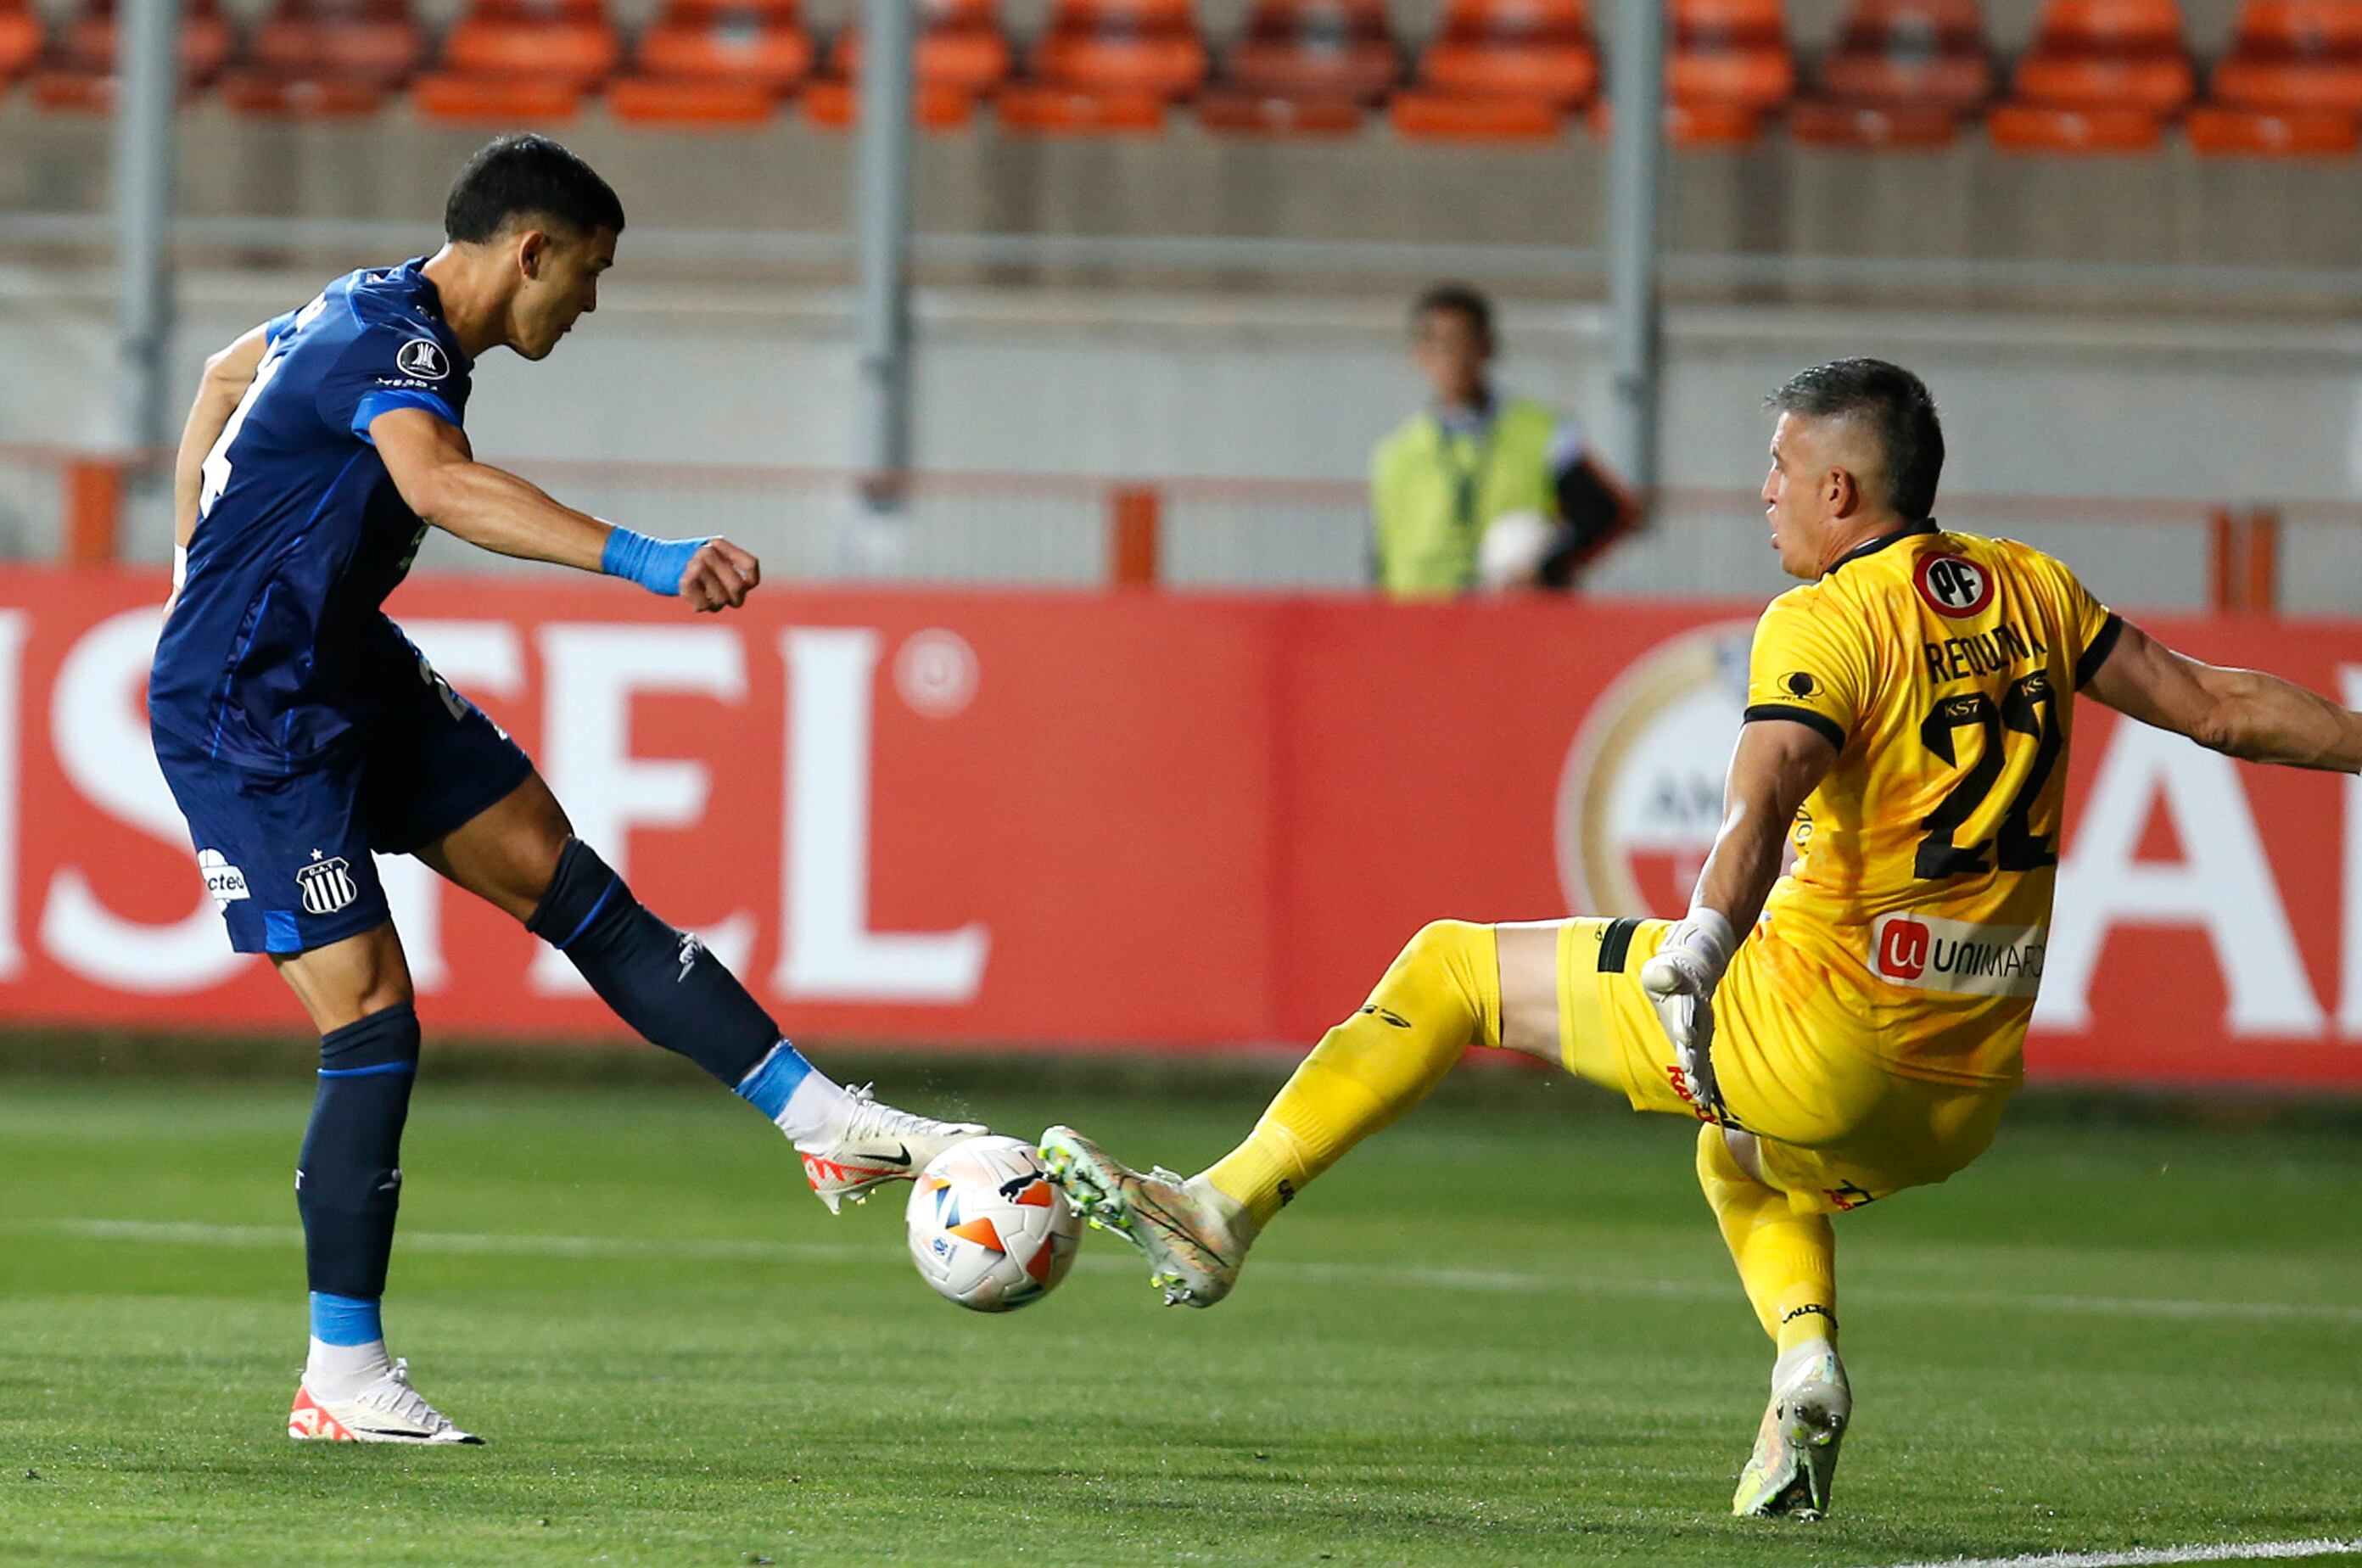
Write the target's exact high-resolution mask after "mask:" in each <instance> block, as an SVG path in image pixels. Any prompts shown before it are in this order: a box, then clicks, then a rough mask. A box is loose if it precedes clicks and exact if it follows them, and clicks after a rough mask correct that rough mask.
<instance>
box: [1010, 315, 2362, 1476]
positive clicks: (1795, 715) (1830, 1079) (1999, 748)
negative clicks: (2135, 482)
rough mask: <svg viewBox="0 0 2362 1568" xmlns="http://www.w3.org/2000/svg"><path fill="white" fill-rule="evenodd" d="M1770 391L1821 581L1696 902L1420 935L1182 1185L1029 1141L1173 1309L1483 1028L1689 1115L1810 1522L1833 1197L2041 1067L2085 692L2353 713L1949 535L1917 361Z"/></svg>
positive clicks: (2325, 733) (1210, 1292)
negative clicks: (2036, 1027)
mask: <svg viewBox="0 0 2362 1568" xmlns="http://www.w3.org/2000/svg"><path fill="white" fill-rule="evenodd" d="M1769 401H1770V403H1771V407H1773V408H1774V409H1776V410H1778V411H1779V416H1780V417H1779V425H1778V428H1777V430H1776V432H1775V434H1774V436H1773V437H1772V442H1771V474H1770V475H1769V477H1767V478H1766V479H1765V480H1764V483H1763V502H1764V508H1765V512H1766V513H1767V515H1768V517H1769V518H1770V521H1771V542H1772V545H1773V547H1775V548H1776V549H1777V550H1778V551H1779V554H1780V564H1781V566H1782V567H1783V569H1785V570H1786V571H1788V573H1789V574H1790V575H1792V576H1794V577H1798V578H1802V579H1804V580H1805V583H1804V586H1802V587H1798V588H1794V589H1792V590H1790V591H1788V592H1786V593H1784V594H1783V595H1781V596H1780V598H1778V599H1776V600H1774V601H1773V602H1772V603H1771V607H1770V609H1768V610H1766V611H1765V612H1764V614H1763V618H1762V620H1761V622H1760V624H1758V626H1757V627H1756V632H1755V642H1754V648H1753V652H1752V655H1751V657H1750V660H1749V682H1748V706H1747V710H1746V719H1747V723H1746V724H1745V725H1744V727H1743V728H1742V729H1741V731H1740V734H1739V740H1738V747H1737V750H1736V752H1735V753H1734V755H1733V756H1732V758H1731V764H1730V776H1729V780H1728V783H1727V790H1726V794H1725V807H1724V817H1723V823H1722V828H1721V831H1720V834H1718V836H1717V837H1716V841H1715V846H1714V850H1713V853H1712V854H1711V855H1710V856H1708V857H1707V859H1706V862H1705V868H1704V869H1703V870H1702V871H1701V872H1700V874H1699V877H1698V883H1697V889H1696V892H1695V894H1694V899H1693V901H1692V904H1691V907H1690V912H1689V914H1688V915H1687V916H1686V917H1685V918H1684V919H1683V920H1680V921H1676V922H1665V921H1653V920H1605V919H1583V918H1578V919H1573V920H1565V921H1550V922H1532V923H1522V924H1508V925H1474V924H1468V923H1465V922H1458V921H1441V922H1436V923H1435V924H1432V925H1429V926H1428V927H1426V928H1425V929H1423V930H1422V931H1420V932H1419V933H1418V934H1417V935H1416V936H1414V937H1413V938H1412V939H1411V941H1410V944H1409V945H1408V946H1407V947H1406V948H1404V949H1403V952H1402V955H1401V956H1399V957H1398V958H1396V960H1395V963H1394V966H1393V967H1392V968H1390V969H1388V970H1387V971H1386V974H1385V978H1383V979H1381V980H1380V981H1379V982H1378V986H1377V988H1376V989H1375V990H1374V991H1373V992H1372V993H1371V994H1370V999H1369V1002H1368V1004H1367V1005H1366V1006H1364V1007H1363V1008H1362V1009H1361V1010H1359V1011H1358V1012H1356V1013H1355V1014H1353V1016H1352V1017H1350V1018H1348V1019H1347V1020H1346V1021H1344V1022H1342V1023H1341V1024H1339V1025H1338V1026H1337V1027H1336V1028H1334V1029H1331V1030H1330V1032H1328V1033H1327V1034H1326V1035H1325V1036H1323V1037H1322V1039H1321V1041H1320V1043H1319V1045H1318V1046H1317V1047H1315V1048H1314V1050H1313V1052H1312V1054H1311V1055H1309V1056H1308V1057H1307V1058H1306V1059H1305V1061H1304V1063H1303V1065H1302V1066H1299V1067H1298V1068H1297V1071H1296V1074H1295V1076H1294V1077H1291V1078H1290V1079H1289V1080H1288V1082H1287V1085H1286V1088H1282V1089H1281V1090H1280V1092H1279V1095H1278V1098H1277V1099H1274V1100H1273V1101H1272V1104H1271V1107H1270V1109H1269V1110H1266V1111H1265V1112H1264V1116H1263V1119H1262V1121H1259V1122H1258V1123H1257V1124H1256V1126H1255V1129H1254V1132H1253V1134H1252V1135H1250V1136H1249V1137H1248V1139H1247V1140H1246V1142H1244V1143H1241V1144H1240V1145H1239V1146H1238V1147H1237V1148H1236V1149H1234V1150H1233V1151H1231V1153H1230V1154H1227V1155H1225V1156H1224V1157H1223V1158H1222V1159H1221V1160H1220V1161H1219V1162H1217V1163H1216V1164H1215V1165H1213V1166H1212V1167H1210V1168H1209V1169H1208V1170H1207V1171H1205V1172H1203V1173H1202V1174H1200V1175H1198V1176H1194V1177H1191V1178H1188V1179H1187V1180H1184V1179H1183V1178H1182V1177H1180V1176H1175V1175H1174V1174H1172V1173H1170V1172H1167V1171H1164V1170H1161V1169H1152V1170H1147V1171H1142V1170H1137V1169H1134V1168H1131V1167H1130V1166H1127V1165H1122V1164H1120V1163H1119V1162H1118V1161H1116V1160H1115V1159H1113V1158H1112V1157H1111V1156H1109V1154H1107V1153H1106V1152H1105V1151H1104V1150H1102V1149H1100V1148H1098V1146H1097V1145H1096V1144H1094V1143H1091V1142H1090V1141H1089V1140H1088V1139H1087V1138H1084V1137H1083V1136H1082V1135H1080V1134H1079V1133H1076V1132H1074V1131H1073V1130H1072V1129H1070V1128H1064V1127H1054V1128H1052V1129H1050V1131H1049V1132H1046V1133H1044V1134H1043V1151H1044V1153H1045V1154H1046V1155H1047V1157H1048V1160H1049V1163H1050V1166H1051V1169H1052V1171H1053V1173H1054V1175H1055V1176H1057V1178H1058V1179H1059V1181H1060V1182H1061V1184H1062V1185H1063V1186H1064V1187H1065V1189H1066V1191H1067V1192H1068V1194H1069V1195H1070V1196H1071V1197H1072V1198H1074V1199H1075V1201H1076V1205H1077V1207H1078V1208H1080V1209H1082V1211H1083V1212H1084V1213H1086V1214H1087V1215H1089V1216H1090V1217H1091V1218H1092V1220H1094V1221H1095V1222H1097V1223H1099V1224H1102V1225H1104V1226H1106V1227H1108V1228H1109V1229H1111V1230H1114V1231H1118V1232H1119V1233H1120V1234H1122V1235H1124V1236H1126V1237H1127V1238H1129V1239H1130V1240H1131V1242H1133V1243H1134V1244H1135V1245H1137V1246H1138V1247H1139V1248H1140V1249H1141V1251H1142V1252H1143V1253H1145V1254H1147V1257H1148V1259H1149V1264H1150V1267H1151V1271H1152V1277H1153V1279H1154V1281H1155V1283H1156V1284H1158V1285H1159V1286H1163V1287H1164V1292H1165V1299H1166V1300H1167V1301H1168V1302H1175V1303H1181V1304H1186V1305H1188V1306H1192V1307H1210V1306H1212V1305H1213V1304H1214V1303H1215V1302H1217V1301H1219V1300H1220V1299H1221V1298H1222V1297H1223V1296H1224V1295H1226V1294H1228V1293H1229V1291H1230V1289H1231V1286H1232V1285H1233V1284H1234V1283H1235V1282H1236V1280H1237V1278H1238V1273H1239V1267H1240V1264H1241V1263H1242V1260H1243V1258H1244V1256H1245V1253H1246V1251H1247V1249H1248V1246H1249V1245H1250V1243H1252V1242H1253V1241H1254V1239H1255V1237H1256V1235H1257V1234H1258V1233H1259V1232H1260V1231H1262V1230H1263V1228H1264V1226H1265V1225H1266V1224H1268V1223H1269V1222H1270V1220H1271V1219H1272V1217H1273V1216H1274V1215H1275V1214H1276V1213H1277V1212H1278V1211H1279V1209H1280V1208H1281V1207H1282V1206H1283V1205H1284V1204H1286V1202H1287V1201H1288V1200H1289V1199H1290V1198H1294V1197H1295V1196H1296V1194H1297V1192H1299V1191H1301V1190H1302V1189H1303V1187H1304V1185H1305V1184H1306V1183H1307V1182H1308V1181H1310V1180H1311V1179H1312V1178H1313V1177H1315V1176H1319V1174H1320V1173H1321V1172H1322V1171H1324V1170H1326V1169H1328V1168H1329V1166H1330V1165H1333V1164H1334V1163H1336V1161H1337V1159H1338V1158H1339V1157H1340V1156H1341V1155H1342V1154H1344V1152H1345V1151H1346V1150H1347V1149H1349V1148H1351V1147H1352V1146H1353V1144H1354V1143H1358V1142H1359V1141H1361V1140H1362V1139H1363V1138H1365V1137H1367V1136H1369V1135H1370V1134H1371V1133H1373V1132H1376V1131H1378V1130H1379V1129H1380V1128H1382V1127H1384V1126H1385V1125H1386V1124H1387V1123H1388V1122H1390V1121H1393V1120H1394V1118H1395V1117H1396V1116H1397V1115H1399V1114H1400V1113H1401V1112H1402V1111H1404V1110H1407V1109H1408V1108H1409V1107H1410V1106H1411V1105H1412V1104H1414V1103H1415V1102H1417V1101H1418V1099H1420V1098H1421V1097H1422V1096H1423V1095H1425V1094H1426V1093H1427V1091H1428V1090H1429V1088H1432V1087H1433V1086H1434V1084H1435V1083H1436V1081H1437V1080H1438V1079H1439V1078H1440V1077H1442V1075H1443V1074H1444V1073H1445V1072H1446V1071H1448V1070H1449V1069H1450V1068H1451V1065H1452V1063H1453V1062H1455V1061H1456V1060H1458V1058H1459V1056H1460V1054H1461V1052H1462V1049H1463V1048H1465V1047H1467V1046H1470V1045H1487V1046H1497V1047H1506V1048H1507V1049H1509V1050H1513V1051H1521V1052H1525V1053H1527V1054H1529V1055H1536V1056H1540V1057H1542V1058H1544V1059H1545V1060H1548V1061H1552V1062H1556V1063H1560V1064H1562V1065H1563V1066H1565V1067H1566V1069H1567V1070H1568V1071H1570V1072H1572V1073H1574V1074H1576V1075H1577V1076H1578V1077H1584V1078H1587V1079H1589V1080H1591V1081H1592V1082H1593V1083H1595V1084H1600V1085H1603V1086H1605V1087H1606V1088H1614V1089H1617V1090H1620V1091H1622V1092H1623V1093H1624V1094H1626V1095H1627V1096H1628V1097H1629V1098H1630V1099H1631V1102H1632V1104H1633V1105H1634V1107H1635V1108H1637V1109H1639V1110H1665V1111H1672V1112H1674V1113H1675V1114H1681V1115H1689V1116H1694V1118H1696V1119H1697V1120H1698V1121H1701V1122H1702V1123H1704V1125H1702V1126H1701V1127H1700V1128H1699V1129H1698V1146H1697V1172H1698V1181H1699V1184H1700V1185H1701V1186H1702V1187H1704V1188H1705V1198H1706V1201H1707V1203H1708V1204H1709V1205H1710V1206H1711V1207H1712V1208H1713V1209H1714V1213H1715V1218H1716V1220H1717V1221H1718V1222H1719V1224H1720V1226H1721V1229H1722V1234H1723V1239H1724V1241H1725V1242H1727V1243H1728V1245H1729V1248H1730V1253H1731V1256H1732V1259H1733V1260H1734V1261H1735V1262H1736V1263H1737V1264H1738V1275H1739V1279H1740V1282H1741V1284H1742V1285H1743V1286H1745V1287H1746V1291H1747V1295H1748V1298H1749V1301H1750V1302H1752V1303H1753V1305H1754V1308H1755V1311H1756V1315H1757V1316H1758V1317H1759V1318H1760V1320H1762V1324H1763V1329H1764V1331H1765V1332H1766V1333H1767V1334H1769V1335H1771V1338H1772V1339H1773V1340H1774V1341H1775V1342H1776V1343H1777V1345H1778V1359H1777V1361H1776V1363H1775V1364H1774V1366H1773V1370H1772V1375H1771V1403H1770V1406H1769V1408H1767V1409H1766V1411H1765V1413H1764V1418H1763V1424H1762V1427H1761V1429H1760V1432H1759V1433H1758V1435H1757V1438H1756V1444H1755V1452H1754V1455H1753V1457H1752V1458H1751V1459H1750V1460H1749V1463H1748V1465H1747V1468H1746V1470H1745V1471H1744V1473H1743V1474H1741V1475H1740V1477H1739V1483H1738V1496H1737V1497H1736V1499H1735V1500H1734V1502H1733V1509H1734V1511H1735V1512H1738V1513H1740V1514H1783V1513H1794V1514H1800V1515H1807V1516H1815V1517H1817V1516H1818V1515H1819V1514H1821V1513H1822V1512H1823V1511H1825V1510H1826V1509H1827V1507H1828V1498H1829V1485H1830V1480H1831V1477H1832V1475H1833V1474H1834V1473H1835V1470H1836V1466H1837V1456H1838V1441H1839V1440H1840V1439H1841V1438H1842V1437H1843V1436H1844V1432H1845V1429H1846V1425H1847V1422H1848V1421H1849V1419H1850V1416H1851V1406H1852V1399H1851V1396H1850V1394H1849V1391H1848V1389H1847V1386H1846V1377H1845V1369H1844V1365H1843V1364H1842V1363H1841V1362H1840V1361H1839V1360H1838V1351H1837V1331H1838V1322H1837V1278H1836V1253H1835V1247H1834V1242H1833V1238H1832V1234H1831V1231H1830V1223H1829V1216H1830V1215H1831V1213H1832V1212H1834V1211H1837V1210H1840V1209H1852V1208H1857V1207H1859V1206H1860V1205H1861V1204H1864V1203H1868V1202H1871V1201H1872V1200H1873V1199H1876V1198H1883V1197H1885V1196H1887V1195H1888V1194H1890V1193H1893V1192H1898V1191H1900V1190H1902V1189H1903V1188H1904V1187H1915V1186H1919V1185H1922V1184H1925V1183H1928V1182H1938V1181H1942V1180H1944V1179H1945V1178H1946V1177H1948V1176H1950V1175H1951V1174H1952V1173H1953V1172H1955V1171H1957V1170H1959V1169H1960V1168H1961V1167H1962V1166H1964V1165H1967V1164H1968V1163H1969V1162H1970V1160H1973V1159H1974V1158H1976V1156H1977V1155H1978V1154H1981V1153H1983V1151H1984V1150H1985V1148H1986V1146H1987V1145H1988V1144H1990V1143H1992V1138H1993V1132H1994V1130H1995V1128H1996V1126H1997V1125H1998V1124H1999V1121H2000V1119H2001V1113H2002V1108H2003V1105H2004V1104H2005V1103H2006V1102H2007V1100H2008V1099H2009V1096H2010V1093H2011V1091H2012V1090H2014V1088H2016V1087H2017V1085H2018V1083H2019V1082H2020V1080H2021V1079H2022V1078H2023V1077H2024V1071H2025V1069H2024V1063H2023V1056H2022V1052H2023V1046H2024V1043H2025V1026H2026V1020H2027V1018H2028V1016H2029V1015H2030V1014H2031V1013H2032V1011H2033V1010H2034V998H2035V991H2036V987H2037V986H2038V985H2039V984H2040V982H2041V978H2042V958H2043V950H2044V947H2045V945H2046V943H2047V932H2048V926H2049V921H2050V900H2051V888H2052V883H2053V881H2054V880H2055V878H2056V874H2057V867H2058V844H2059V834H2060V828H2061V819H2062V817H2063V815H2064V804H2065V795H2066V787H2067V786H2066V781H2067V751H2068V746H2069V744H2070V738H2071V735H2072V733H2073V721H2074V697H2075V694H2076V693H2077V692H2078V691H2083V692H2087V693H2089V694H2090V695H2092V696H2093V697H2096V698H2097V699H2099V700H2100V701H2103V702H2105V703H2107V704H2108V705H2109V706H2110V707H2113V708H2115V709H2117V710H2119V711H2120V712H2124V713H2126V714H2128V715H2130V716H2131V717H2133V718H2136V719H2138V720H2141V721H2143V722H2144V723H2150V724H2155V725H2158V726H2159V727H2161V728H2164V729H2169V730H2173V731H2176V732H2178V733H2180V734H2185V735H2188V736H2190V737H2191V739H2193V740H2195V741H2197V742H2199V743H2200V744H2201V745H2207V746H2210V747H2212V748H2213V749H2214V750H2217V751H2221V752H2224V753H2227V754H2229V755H2231V756H2238V757H2244V758H2246V759H2249V760H2252V761H2259V762H2279V763H2288V764H2292V765H2295V766H2299V767H2322V768H2334V769H2337V770H2340V771H2344V772H2356V771H2362V715H2357V714H2356V713H2352V712H2347V711H2346V710H2345V709H2344V708H2341V707H2339V706H2337V705H2335V704H2334V703H2332V702H2330V701H2326V700H2324V699H2323V698H2320V697H2317V696H2315V695H2313V694H2312V692H2310V691H2307V690H2303V689H2301V688H2300V687H2297V686H2293V685H2290V683H2288V682H2287V681H2284V680H2280V679H2277V678H2275V677H2272V676H2268V675H2262V674H2257V673H2255V672H2253V671H2248V670H2237V669H2222V668H2213V667H2211V666H2208V665H2203V664H2200V663H2198V662H2196V661H2195V660H2192V659H2189V658H2185V657H2181V656H2180V655H2178V654H2175V653H2173V652H2172V651H2171V650H2169V649H2168V648H2166V647H2165V646H2162V645H2161V644H2158V643H2157V642H2154V641H2152V640H2151V639H2150V638H2148V637H2147V636H2146V635H2143V634H2142V632H2141V631H2140V629H2139V628H2138V627H2136V626H2134V625H2132V624H2130V623H2128V622H2126V621H2125V620H2123V619H2122V618H2121V617H2119V616H2116V615H2114V614H2111V613H2109V612H2108V611H2107V610H2105V609H2104V608H2103V607H2102V606H2101V605H2100V604H2099V603H2098V602H2096V601H2094V600H2093V599H2092V596H2091V595H2090V594H2089V593H2088V592H2086V591H2084V589H2083V586H2082V584H2081V583H2080V582H2078V581H2077V580H2076V579H2075V576H2074V574H2073V573H2072V572H2070V571H2069V570H2068V569H2067V568H2065V567H2064V566H2062V565H2060V564H2059V563H2058V561H2055V560H2053V559H2051V558H2049V557H2048V556H2046V555H2044V554H2043V553H2042V552H2040V551H2039V550H2036V549H2033V548H2031V547H2027V546H2025V545H2021V544H2016V543H2014V542H2012V541H2009V540H2000V539H1982V538H1977V537H1975V536H1970V535H1965V534H1953V533H1948V532H1946V531H1945V530H1943V529H1941V528H1939V527H1937V525H1936V523H1935V521H1934V519H1933V517H1932V516H1931V515H1930V513H1932V512H1933V510H1934V506H1935V499H1936V482H1937V476H1938V474H1939V472H1940V470H1941V469H1942V466H1943V459H1944V444H1943V432H1942V429H1941V427H1940V426H1939V425H1938V423H1937V416H1936V407H1935V403H1934V401H1933V400H1932V399H1931V398H1930V397H1929V396H1928V393H1927V389H1926V387H1925V386H1924V385H1923V384H1921V382H1920V381H1919V379H1918V378H1917V377H1916V376H1914V375H1913V374H1911V373H1910V372H1909V371H1908V370H1902V369H1900V368H1898V367H1896V366H1893V365H1889V364H1885V363H1883V362H1882V361H1879V360H1875V359H1844V360H1838V361H1837V362H1835V363H1833V364H1827V365H1822V366H1819V367H1817V368H1816V369H1813V370H1806V371H1804V372H1803V373H1802V374H1800V375H1798V376H1796V377H1795V378H1794V380H1792V381H1789V382H1788V384H1787V385H1785V386H1784V387H1783V388H1781V389H1780V391H1779V392H1776V393H1774V394H1773V395H1772V396H1771V399H1770V400H1769ZM1786 838H1793V839H1794V843H1795V845H1796V848H1797V850H1798V852H1799V856H1798V859H1797V861H1796V863H1795V867H1794V870H1793V871H1791V872H1790V873H1789V874H1788V875H1786V876H1782V875H1781V873H1780V863H1781V856H1782V844H1783V839H1786ZM1742 933H1743V936H1742Z"/></svg>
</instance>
